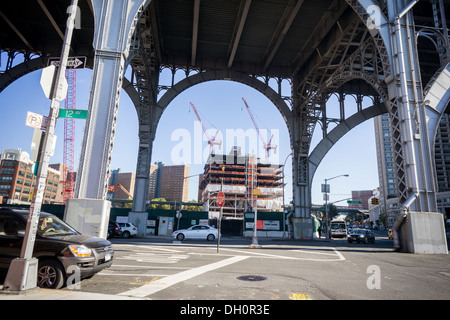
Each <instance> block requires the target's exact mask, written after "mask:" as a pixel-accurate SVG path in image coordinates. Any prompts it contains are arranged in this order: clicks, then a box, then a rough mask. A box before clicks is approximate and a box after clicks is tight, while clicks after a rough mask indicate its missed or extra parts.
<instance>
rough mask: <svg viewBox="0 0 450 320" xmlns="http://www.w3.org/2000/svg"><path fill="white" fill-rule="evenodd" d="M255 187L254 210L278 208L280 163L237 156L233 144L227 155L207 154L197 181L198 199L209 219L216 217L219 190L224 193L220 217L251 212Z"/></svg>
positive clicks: (232, 216)
mask: <svg viewBox="0 0 450 320" xmlns="http://www.w3.org/2000/svg"><path fill="white" fill-rule="evenodd" d="M254 189H259V190H260V195H259V196H258V200H257V201H258V204H257V205H258V211H282V196H283V171H282V165H279V164H269V163H262V162H260V161H259V159H258V158H257V157H256V156H252V155H247V156H243V155H241V150H240V147H234V148H233V149H232V150H231V152H230V153H229V154H228V155H223V154H220V155H218V154H211V155H210V156H209V158H208V160H207V162H206V164H205V171H204V174H203V177H201V179H200V183H199V202H202V203H203V210H205V211H208V212H209V217H210V218H215V217H218V215H219V212H220V207H219V206H218V205H217V203H216V199H217V194H218V192H219V191H222V192H224V194H225V204H224V206H223V217H225V218H236V219H242V218H243V214H244V212H249V211H254V209H255V201H254V200H255V196H253V190H254Z"/></svg>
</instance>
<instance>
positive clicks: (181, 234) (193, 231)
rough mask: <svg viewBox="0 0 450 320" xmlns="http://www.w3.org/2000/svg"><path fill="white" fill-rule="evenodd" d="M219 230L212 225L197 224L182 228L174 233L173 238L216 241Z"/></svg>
mask: <svg viewBox="0 0 450 320" xmlns="http://www.w3.org/2000/svg"><path fill="white" fill-rule="evenodd" d="M218 235H219V230H217V229H216V228H213V227H210V226H204V225H195V226H192V227H190V228H187V229H180V230H177V231H174V232H173V233H172V238H174V239H177V240H179V241H182V240H184V239H206V240H208V241H214V239H216V238H218Z"/></svg>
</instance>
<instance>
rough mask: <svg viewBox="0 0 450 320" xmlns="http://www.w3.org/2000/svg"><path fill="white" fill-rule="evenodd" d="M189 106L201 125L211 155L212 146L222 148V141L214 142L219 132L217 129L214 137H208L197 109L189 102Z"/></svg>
mask: <svg viewBox="0 0 450 320" xmlns="http://www.w3.org/2000/svg"><path fill="white" fill-rule="evenodd" d="M189 103H190V104H191V107H192V110H194V113H195V115H196V116H197V119H198V121H200V123H201V125H202V129H203V132H204V133H205V136H206V139H208V144H209V149H210V151H209V153H210V154H211V153H212V151H213V149H214V146H219V148H220V147H221V146H222V140H216V138H217V134H218V133H219V130H218V129H217V131H216V134H215V135H214V137H209V136H208V133H207V132H206V128H205V126H204V124H203V121H202V119H201V118H200V115H199V114H198V111H197V109H196V108H195V106H194V104H193V103H192V102H189Z"/></svg>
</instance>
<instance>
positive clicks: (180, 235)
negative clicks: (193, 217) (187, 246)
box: [177, 233, 184, 241]
mask: <svg viewBox="0 0 450 320" xmlns="http://www.w3.org/2000/svg"><path fill="white" fill-rule="evenodd" d="M177 240H179V241H183V240H184V234H182V233H179V234H178V235H177Z"/></svg>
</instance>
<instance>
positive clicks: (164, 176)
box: [109, 162, 189, 202]
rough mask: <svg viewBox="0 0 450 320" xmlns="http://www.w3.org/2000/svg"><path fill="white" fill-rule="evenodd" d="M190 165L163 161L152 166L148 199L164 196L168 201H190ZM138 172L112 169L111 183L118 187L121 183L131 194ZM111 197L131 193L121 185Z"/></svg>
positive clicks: (120, 197)
mask: <svg viewBox="0 0 450 320" xmlns="http://www.w3.org/2000/svg"><path fill="white" fill-rule="evenodd" d="M188 176H189V167H188V166H185V165H176V166H166V165H164V164H163V163H162V162H158V163H155V164H154V165H151V166H150V174H149V185H148V196H147V199H148V200H151V199H155V198H164V199H166V200H167V201H183V202H187V201H188V192H189V179H185V177H188ZM135 179H136V174H135V173H134V172H120V169H117V170H112V173H111V178H110V182H109V185H110V186H112V187H116V186H117V185H119V184H120V185H121V186H122V187H124V188H125V189H126V190H127V191H128V192H129V193H130V194H131V195H133V194H134V184H135ZM109 198H110V199H128V198H129V195H128V194H127V193H126V192H124V191H123V190H122V189H121V188H120V187H119V188H117V189H116V191H115V192H114V194H111V193H110V195H109Z"/></svg>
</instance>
